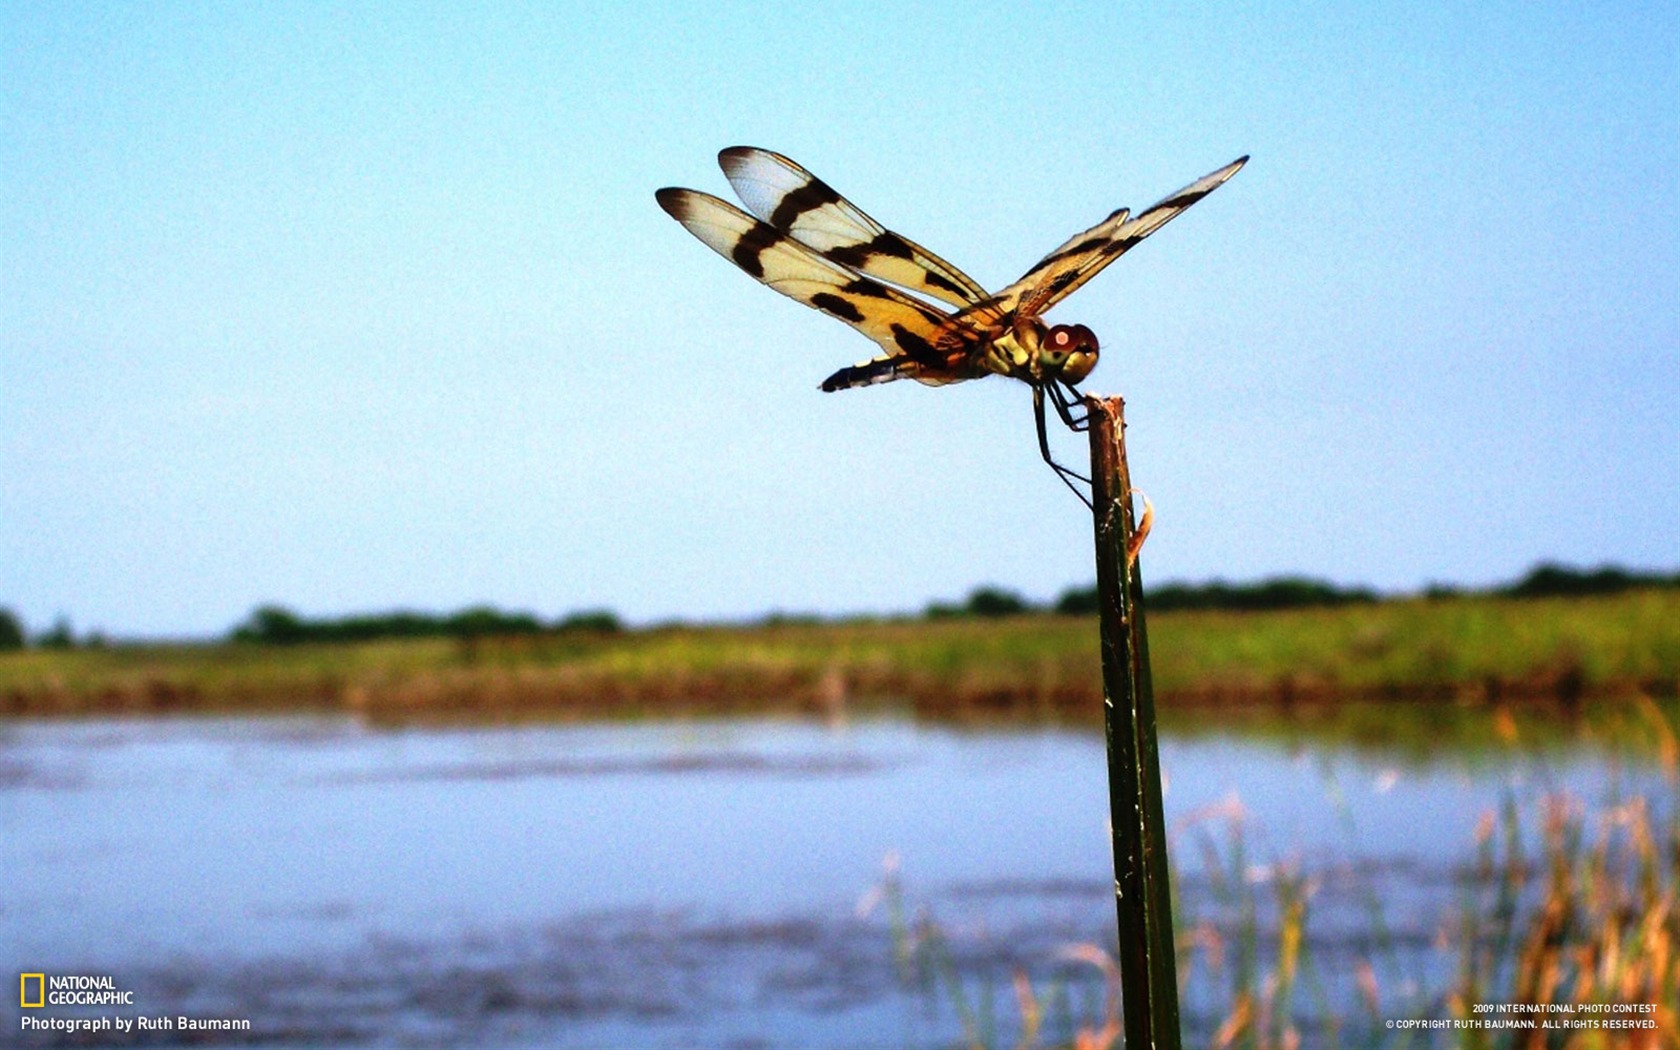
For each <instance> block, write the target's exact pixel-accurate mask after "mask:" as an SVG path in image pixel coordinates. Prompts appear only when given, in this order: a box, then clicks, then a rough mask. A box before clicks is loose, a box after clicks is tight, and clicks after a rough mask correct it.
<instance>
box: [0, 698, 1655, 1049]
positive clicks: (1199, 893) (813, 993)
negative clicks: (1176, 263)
mask: <svg viewBox="0 0 1680 1050" xmlns="http://www.w3.org/2000/svg"><path fill="white" fill-rule="evenodd" d="M1161 754H1162V765H1163V769H1164V771H1165V775H1166V777H1167V779H1168V790H1167V816H1168V820H1169V822H1172V823H1175V824H1176V825H1178V826H1179V828H1180V830H1179V831H1178V832H1177V835H1178V837H1177V838H1176V839H1175V840H1174V848H1175V850H1176V852H1175V854H1174V858H1173V859H1174V862H1175V864H1176V865H1177V866H1178V869H1179V872H1180V877H1181V887H1180V897H1179V901H1178V905H1177V906H1178V908H1179V914H1180V915H1181V917H1186V918H1190V919H1195V918H1198V917H1208V916H1212V917H1215V918H1217V917H1219V916H1220V915H1221V914H1222V909H1224V910H1228V896H1222V894H1228V887H1226V888H1225V889H1221V886H1222V883H1221V881H1220V880H1221V875H1222V872H1223V870H1224V866H1225V865H1228V864H1229V865H1235V866H1236V868H1238V869H1240V875H1241V878H1242V880H1244V881H1246V882H1248V883H1250V884H1253V885H1262V886H1263V885H1264V884H1266V882H1267V880H1268V879H1272V878H1275V877H1277V875H1278V873H1279V872H1285V873H1287V872H1296V871H1299V872H1309V873H1313V875H1314V880H1315V887H1314V893H1315V897H1314V899H1313V925H1312V927H1311V929H1312V931H1313V932H1312V934H1311V936H1312V938H1314V940H1313V943H1314V944H1316V952H1315V954H1314V955H1313V957H1314V958H1315V959H1316V961H1317V963H1318V971H1319V978H1318V979H1319V981H1320V982H1321V983H1320V986H1319V994H1320V995H1321V996H1322V997H1323V998H1324V999H1325V1000H1326V1001H1328V1002H1331V1003H1339V1002H1345V1001H1350V1000H1351V999H1352V998H1353V997H1354V994H1355V992H1354V990H1353V988H1352V985H1351V984H1350V982H1351V981H1352V977H1351V976H1350V974H1351V972H1352V968H1351V967H1350V966H1348V965H1346V962H1347V960H1348V959H1351V958H1353V957H1354V955H1356V954H1358V953H1364V955H1361V956H1360V957H1365V956H1368V955H1369V954H1370V953H1371V950H1372V948H1371V946H1372V939H1373V935H1374V931H1373V927H1374V926H1379V927H1380V936H1379V937H1378V940H1379V941H1380V944H1379V947H1380V948H1381V951H1380V952H1379V954H1380V955H1381V959H1380V960H1379V964H1380V965H1378V968H1377V971H1376V972H1377V975H1378V976H1379V977H1380V978H1381V979H1382V980H1383V981H1384V982H1385V983H1384V986H1383V987H1384V994H1385V995H1388V996H1391V997H1393V998H1391V999H1390V1000H1389V1001H1390V1002H1394V1003H1396V1004H1397V1005H1396V1006H1395V1007H1394V1008H1393V1009H1394V1013H1393V1016H1406V1015H1407V1014H1406V1012H1405V1011H1403V1010H1402V1009H1401V1008H1400V1006H1399V1005H1398V1004H1399V1003H1402V1002H1406V1001H1407V1000H1405V999H1404V996H1405V995H1407V994H1411V995H1414V996H1416V995H1422V994H1424V992H1423V989H1426V988H1427V987H1428V986H1429V985H1430V984H1431V982H1432V981H1434V980H1436V979H1437V978H1439V977H1440V976H1441V974H1442V973H1445V972H1450V969H1451V966H1452V965H1453V962H1454V959H1455V957H1454V956H1453V955H1451V954H1450V953H1443V952H1442V951H1441V950H1440V949H1438V948H1437V947H1435V945H1434V943H1433V942H1434V939H1435V936H1436V934H1437V931H1438V930H1439V928H1440V923H1441V921H1442V919H1443V916H1445V915H1447V914H1449V912H1450V910H1451V908H1452V907H1453V906H1454V904H1455V902H1457V901H1458V900H1459V899H1461V897H1462V894H1463V890H1462V886H1461V883H1462V881H1463V880H1462V877H1461V876H1462V872H1463V866H1464V865H1465V864H1466V863H1467V862H1468V860H1469V858H1471V857H1472V855H1473V846H1472V843H1473V838H1474V835H1475V828H1476V824H1477V822H1478V820H1480V819H1482V818H1483V815H1484V814H1485V813H1487V812H1489V811H1492V810H1493V809H1495V808H1496V807H1498V806H1500V805H1501V804H1502V803H1504V802H1505V801H1506V800H1507V799H1509V800H1511V801H1514V802H1515V803H1516V804H1517V806H1518V807H1519V808H1520V809H1524V810H1526V811H1529V812H1533V811H1534V806H1533V805H1532V803H1534V802H1535V800H1537V799H1539V798H1540V797H1541V796H1543V795H1545V794H1547V793H1549V792H1556V791H1567V792H1572V793H1574V794H1575V795H1577V796H1580V797H1582V798H1584V799H1587V800H1589V801H1595V802H1596V801H1602V800H1604V799H1606V798H1609V797H1611V796H1613V795H1614V794H1615V793H1617V792H1623V791H1627V792H1643V793H1646V794H1648V795H1652V796H1653V797H1658V798H1661V797H1664V796H1663V794H1662V793H1663V792H1665V791H1666V792H1667V793H1668V794H1669V795H1671V794H1672V789H1666V788H1663V787H1662V786H1661V784H1662V781H1661V777H1660V775H1659V772H1658V770H1656V769H1655V768H1654V767H1649V766H1643V765H1640V764H1638V763H1631V764H1630V763H1625V762H1623V761H1620V760H1619V759H1618V758H1617V757H1616V756H1614V755H1608V754H1594V753H1591V752H1585V753H1582V752H1570V753H1569V756H1570V757H1568V758H1567V759H1564V758H1559V757H1558V756H1557V755H1556V754H1553V755H1550V756H1544V755H1535V754H1527V753H1522V752H1516V751H1507V752H1499V753H1497V754H1496V756H1495V757H1493V758H1486V757H1483V758H1481V759H1478V760H1477V761H1475V762H1469V761H1461V760H1455V759H1454V758H1453V756H1450V755H1444V756H1441V757H1440V758H1439V759H1438V760H1435V761H1431V762H1429V763H1427V764H1424V765H1422V766H1419V765H1417V764H1415V763H1412V764H1407V763H1402V762H1400V761H1399V760H1397V759H1395V758H1393V757H1388V756H1384V755H1383V754H1382V753H1381V752H1380V751H1378V752H1371V751H1354V750H1351V749H1342V748H1336V747H1327V746H1321V747H1315V748H1311V749H1300V748H1293V747H1289V746H1286V745H1283V744H1277V743H1269V742H1265V741H1260V740H1254V739H1248V738H1245V737H1243V736H1240V735H1236V734H1211V735H1210V734H1198V735H1197V736H1195V737H1184V736H1175V735H1172V734H1168V735H1167V736H1166V737H1165V738H1164V739H1163V742H1162V748H1161ZM1105 761H1106V760H1105V755H1104V748H1103V741H1102V738H1101V735H1100V733H1093V732H1086V731H1074V730H1057V729H1034V730H1019V729H1016V730H973V729H951V728H941V727H938V726H929V725H922V724H915V723H911V722H905V721H890V720H888V721H875V722H861V723H856V724H852V725H849V726H845V727H839V728H833V727H828V726H824V725H821V724H816V723H805V722H793V721H776V720H758V721H753V720H749V721H723V722H713V723H706V722H701V723H681V724H675V723H666V724H661V723H645V724H611V725H520V726H511V727H472V728H410V729H390V728H377V727H371V726H367V725H364V724H361V723H359V722H357V721H354V720H351V719H344V718H273V719H228V720H202V719H200V720H189V719H154V720H95V721H81V722H47V721H43V722H33V721H12V722H5V723H0V832H3V836H0V872H3V875H0V883H3V888H4V893H3V895H0V960H3V962H0V965H8V966H12V967H13V968H14V969H16V970H18V971H20V972H35V971H42V972H46V973H49V974H52V973H58V974H101V975H110V976H111V977H112V978H113V980H114V982H115V984H116V986H117V987H118V988H124V989H131V990H133V991H134V993H135V994H134V1000H135V1006H134V1007H132V1008H128V1007H124V1008H120V1009H118V1010H117V1011H114V1012H115V1013H118V1014H124V1013H126V1014H130V1015H132V1014H148V1015H150V1014H169V1015H175V1014H193V1015H198V1016H206V1017H232V1018H245V1019H249V1020H250V1021H251V1022H252V1028H251V1030H250V1031H249V1032H246V1033H244V1034H243V1035H228V1036H226V1037H225V1038H227V1039H229V1040H230V1041H232V1042H239V1041H242V1040H243V1041H247V1042H262V1043H265V1044H267V1045H288V1044H294V1043H295V1044H297V1045H320V1044H322V1043H330V1044H344V1045H367V1046H387V1045H393V1046H394V1045H401V1046H417V1045H418V1046H427V1045H440V1046H445V1045H461V1044H471V1045H485V1046H557V1047H573V1046H575V1047H594V1046H619V1045H635V1046H649V1047H661V1046H670V1047H687V1046H734V1047H756V1046H765V1047H781V1046H793V1047H830V1046H832V1047H865V1046H882V1047H906V1046H945V1045H951V1044H953V1043H956V1042H959V1041H961V1039H962V1037H963V1032H964V1028H963V1022H962V1018H961V1016H960V1013H961V1011H959V1010H958V1009H957V1008H955V1007H954V1006H952V1001H953V998H952V994H951V991H950V988H949V987H947V988H946V989H945V990H944V991H936V992H935V993H933V994H930V993H928V991H927V989H926V987H924V986H919V985H918V984H917V982H916V981H915V980H914V979H913V975H907V973H906V972H903V971H901V969H900V967H899V966H898V965H897V964H896V963H897V958H896V955H895V943H902V942H895V940H894V937H893V933H892V926H893V923H892V916H893V915H894V907H893V905H894V904H895V902H896V903H899V904H902V906H903V907H904V908H905V909H906V910H907V911H908V912H909V913H911V914H917V915H928V916H931V917H932V918H933V919H934V920H935V921H936V922H937V923H938V925H939V929H940V930H941V931H942V933H943V937H944V943H945V945H946V948H945V951H946V955H945V957H944V958H945V962H943V963H942V964H940V966H936V967H935V968H934V969H933V971H932V976H931V977H928V976H927V974H926V973H925V972H924V974H923V976H924V978H926V979H928V980H932V981H934V982H935V983H936V984H937V982H938V981H939V980H941V977H940V974H941V972H943V973H944V974H945V978H944V979H945V980H946V981H947V982H948V983H950V982H953V981H954V982H955V983H956V984H957V985H960V987H961V988H962V991H961V993H960V995H964V996H970V997H971V998H972V1000H973V1002H974V1003H975V1004H976V1009H978V1010H980V1012H981V1013H983V1014H984V1015H985V1016H986V1017H990V1016H992V1015H994V1014H995V1015H996V1016H997V1017H998V1018H999V1020H998V1022H997V1028H996V1029H995V1030H994V1039H993V1041H994V1042H996V1043H1006V1044H1007V1043H1012V1042H1013V1037H1012V1036H1011V1035H1010V1034H1009V1033H1012V1032H1014V1031H1015V1029H1014V1028H1012V1027H1011V1024H1012V1022H1009V1021H1008V1020H1007V1018H1008V1017H1011V1016H1014V1014H1015V1008H1014V1005H1013V1004H1014V995H1015V993H1014V991H1013V990H1012V988H1011V985H1010V981H1011V974H1012V973H1013V972H1014V970H1015V969H1016V968H1017V967H1019V968H1020V969H1022V970H1024V971H1025V972H1027V973H1029V974H1030V975H1032V976H1033V978H1034V980H1035V981H1038V982H1041V984H1040V987H1043V988H1051V989H1056V988H1059V989H1061V992H1060V994H1061V995H1062V996H1063V1002H1064V1006H1065V1008H1066V1012H1067V1013H1068V1015H1069V1016H1074V1015H1077V1014H1078V1013H1079V1010H1080V1009H1081V1008H1082V1006H1081V1004H1084V1008H1089V1007H1090V1004H1091V1002H1093V1001H1096V1000H1100V996H1101V988H1102V986H1101V983H1100V980H1099V978H1098V974H1097V971H1096V969H1095V968H1094V967H1091V966H1088V965H1084V964H1078V963H1075V962H1070V961H1069V960H1068V959H1067V958H1066V957H1065V950H1066V946H1067V945H1068V944H1070V943H1078V942H1095V943H1098V944H1103V945H1108V944H1110V943H1111V942H1112V938H1113V906H1112V900H1111V898H1110V896H1109V893H1110V889H1109V887H1110V880H1111V875H1112V868H1111V861H1110V856H1109V845H1108V833H1107V825H1106V819H1107V813H1106V808H1105V807H1106V798H1107V795H1106V776H1107V774H1106V765H1105ZM1239 806H1240V809H1241V811H1242V813H1243V816H1242V819H1241V830H1240V833H1234V832H1232V830H1231V822H1230V820H1229V816H1230V814H1232V813H1234V812H1235V811H1236V810H1237V808H1238V807H1239ZM1208 814H1222V816H1219V817H1217V818H1214V817H1209V816H1207V815H1208ZM1198 818H1201V819H1198ZM1239 849H1240V853H1239V852H1238V851H1239ZM889 857H894V858H896V859H897V862H898V864H899V865H900V869H899V875H898V876H897V878H896V880H895V881H894V882H893V883H892V885H893V887H894V893H893V894H889V895H888V896H887V898H886V899H883V898H882V895H881V893H880V889H881V887H882V886H883V877H884V875H883V873H884V864H885V863H886V861H887V858H889ZM1259 896H1260V897H1261V898H1265V897H1267V896H1268V894H1266V893H1264V892H1261V893H1260V894H1259ZM1373 908H1376V909H1377V910H1379V911H1380V915H1378V916H1377V917H1376V918H1375V919H1374V918H1373ZM1260 950H1261V951H1262V952H1264V951H1265V950H1267V949H1266V947H1265V945H1264V944H1262V945H1261V946H1260ZM907 976H909V977H910V978H911V979H908V980H907ZM1227 983H1228V982H1227ZM1221 994H1222V990H1221V989H1220V988H1218V987H1210V988H1209V989H1207V990H1205V991H1202V992H1198V991H1197V990H1196V989H1194V988H1193V989H1192V990H1190V991H1189V992H1187V993H1186V1003H1185V1007H1186V1016H1187V1019H1188V1020H1189V1021H1190V1023H1191V1024H1192V1025H1196V1024H1204V1025H1205V1024H1212V1023H1214V1022H1216V1021H1217V1012H1218V1010H1219V1009H1220V1004H1221V1003H1224V1002H1228V995H1225V996H1224V998H1221ZM5 1002H6V1010H5V1012H4V1017H0V1023H3V1024H4V1026H5V1028H6V1030H8V1031H10V1032H17V1031H19V1025H20V1023H21V1022H20V1011H19V1010H18V1009H17V1008H16V1007H15V1006H14V1005H13V1004H12V1003H11V1001H10V999H9V998H8V999H7V1000H5ZM987 1002H991V1005H990V1006H987V1005H986V1003H987ZM1099 1005H1100V1004H1099ZM107 1012H112V1011H107ZM96 1013H97V1011H96ZM1204 1013H1205V1015H1206V1016H1202V1014H1204ZM1413 1013H1414V1014H1415V1011H1413ZM980 1023H981V1024H982V1027H984V1026H985V1025H986V1024H989V1023H990V1022H986V1021H984V1020H982V1022H980ZM201 1034H202V1033H195V1036H194V1037H195V1038H197V1037H198V1036H199V1035H201ZM1052 1034H1054V1033H1052ZM1064 1037H1065V1033H1064ZM148 1038H150V1039H151V1040H152V1041H153V1042H155V1043H158V1044H160V1045H168V1044H171V1042H172V1041H175V1040H179V1041H181V1042H185V1041H187V1040H186V1038H185V1036H183V1035H180V1034H178V1033H177V1034H173V1035H172V1034H170V1033H154V1034H153V1035H152V1036H150V1037H148ZM60 1039H61V1040H64V1041H67V1042H68V1041H70V1039H71V1037H70V1036H68V1035H65V1034H63V1033H58V1034H54V1033H50V1032H26V1033H25V1038H24V1041H25V1043H26V1044H28V1045H37V1044H39V1045H47V1044H51V1043H53V1042H54V1040H60ZM134 1039H136V1040H137V1039H139V1037H138V1036H135V1037H134ZM111 1041H112V1042H114V1043H119V1044H123V1043H125V1038H124V1037H117V1036H112V1037H111Z"/></svg>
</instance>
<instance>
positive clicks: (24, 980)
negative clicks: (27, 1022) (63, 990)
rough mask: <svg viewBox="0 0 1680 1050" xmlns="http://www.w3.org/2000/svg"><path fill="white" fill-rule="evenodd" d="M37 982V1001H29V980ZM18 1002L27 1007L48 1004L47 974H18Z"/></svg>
mask: <svg viewBox="0 0 1680 1050" xmlns="http://www.w3.org/2000/svg"><path fill="white" fill-rule="evenodd" d="M30 981H34V982H35V1001H34V1002H30V1001H29V982H30ZM18 1003H19V1005H21V1006H23V1007H24V1008H25V1009H32V1008H36V1007H42V1006H45V1005H47V975H46V974H44V973H20V974H18Z"/></svg>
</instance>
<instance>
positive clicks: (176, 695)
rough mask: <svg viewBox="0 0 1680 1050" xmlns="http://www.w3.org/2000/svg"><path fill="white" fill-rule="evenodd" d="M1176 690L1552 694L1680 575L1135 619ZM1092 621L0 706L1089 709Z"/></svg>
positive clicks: (397, 653)
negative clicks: (1617, 587)
mask: <svg viewBox="0 0 1680 1050" xmlns="http://www.w3.org/2000/svg"><path fill="white" fill-rule="evenodd" d="M1150 628H1151V638H1150V648H1151V654H1152V657H1153V660H1154V671H1155V679H1156V688H1157V692H1158V694H1159V695H1160V696H1161V697H1162V698H1163V701H1164V702H1165V703H1166V704H1167V705H1170V706H1173V707H1178V708H1189V707H1198V706H1199V707H1209V706H1230V705H1245V704H1255V703H1266V702H1271V703H1282V704H1286V705H1299V706H1311V705H1314V704H1316V703H1319V702H1328V701H1332V700H1340V699H1344V698H1348V697H1357V698H1366V699H1430V698H1433V699H1461V700H1463V699H1469V700H1510V699H1547V700H1555V701H1560V702H1562V703H1565V704H1571V703H1574V702H1577V701H1579V700H1581V699H1583V698H1588V697H1593V696H1604V695H1610V694H1616V693H1626V692H1632V691H1644V692H1647V693H1650V694H1653V695H1656V696H1663V697H1671V696H1673V695H1674V693H1675V683H1676V681H1677V680H1680V591H1676V590H1674V589H1666V590H1655V589H1654V590H1643V591H1633V592H1629V593H1626V594H1620V595H1613V596H1604V597H1590V598H1570V599H1561V598H1553V599H1526V600H1525V599H1513V598H1503V597H1454V598H1444V599H1433V600H1426V599H1421V598H1420V599H1414V600H1404V601H1391V602H1380V603H1373V604H1359V605H1349V606H1344V607H1339V608H1332V609H1303V610H1287V611H1274V612H1243V613H1238V612H1197V611H1178V612H1166V613H1160V614H1157V615H1154V616H1152V617H1151V620H1150ZM1100 697H1101V693H1100V681H1099V673H1098V663H1097V638H1096V625H1095V621H1094V619H1092V618H1088V617H1082V616H1055V615H1029V616H1020V617H1010V618H1002V619H955V620H936V621H914V622H882V623H843V624H836V623H824V624H784V625H766V626H759V627H751V628H731V627H682V628H661V629H650V630H640V631H629V632H624V633H620V634H599V635H595V634H589V633H569V634H552V635H530V636H521V637H510V638H478V639H444V638H426V639H406V640H386V641H369V642H359V643H335V644H301V645H259V644H249V643H247V644H236V643H225V644H214V645H168V646H126V645H125V646H108V647H103V648H89V649H78V650H40V649H36V650H26V651H19V652H12V653H5V654H0V713H5V714H12V715H60V714H80V713H101V712H181V711H207V712H238V711H272V710H344V709H348V710H354V711H360V712H365V713H368V714H370V715H373V716H381V717H390V718H404V717H436V716H446V717H447V716H474V715H485V716H490V717H518V716H519V715H521V714H526V713H529V714H533V715H537V714H541V715H561V716H566V715H576V716H579V717H584V716H614V717H622V716H659V715H666V714H672V715H681V714H697V713H721V712H745V711H766V710H780V711H787V710H795V711H811V712H818V713H821V712H825V711H828V712H832V711H834V710H836V709H839V708H842V707H844V706H846V705H850V704H860V705H868V704H870V703H874V702H879V701H885V702H889V703H893V704H897V705H901V706H902V705H909V706H911V707H913V708H914V709H915V710H916V711H917V712H919V713H925V714H927V715H929V716H934V717H964V716H977V717H978V716H986V715H988V714H990V715H1004V716H1026V717H1038V716H1047V717H1056V718H1075V719H1077V718H1085V717H1093V718H1094V717H1095V715H1096V708H1095V707H1094V706H1093V705H1095V704H1097V703H1099V702H1100Z"/></svg>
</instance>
